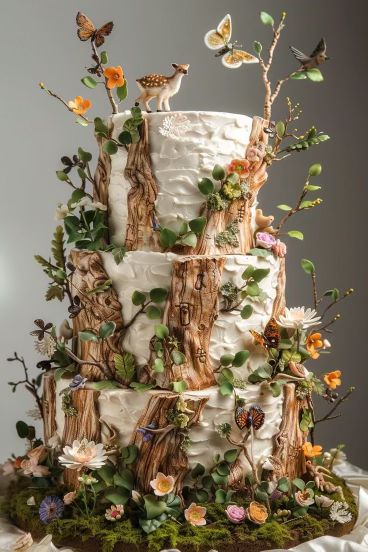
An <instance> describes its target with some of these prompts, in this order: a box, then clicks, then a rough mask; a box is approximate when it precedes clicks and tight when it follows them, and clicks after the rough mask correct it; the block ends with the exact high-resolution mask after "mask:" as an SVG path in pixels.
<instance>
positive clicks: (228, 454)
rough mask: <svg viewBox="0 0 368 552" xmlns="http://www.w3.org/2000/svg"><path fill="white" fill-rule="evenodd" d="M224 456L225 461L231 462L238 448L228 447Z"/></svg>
mask: <svg viewBox="0 0 368 552" xmlns="http://www.w3.org/2000/svg"><path fill="white" fill-rule="evenodd" d="M224 458H225V460H226V462H228V463H229V464H232V463H233V462H235V460H236V459H237V458H238V449H229V450H227V451H226V452H225V454H224Z"/></svg>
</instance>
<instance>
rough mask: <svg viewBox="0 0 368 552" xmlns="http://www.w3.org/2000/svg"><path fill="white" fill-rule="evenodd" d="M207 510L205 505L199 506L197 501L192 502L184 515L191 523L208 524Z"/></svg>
mask: <svg viewBox="0 0 368 552" xmlns="http://www.w3.org/2000/svg"><path fill="white" fill-rule="evenodd" d="M206 512H207V510H206V508H203V506H197V504H196V503H195V502H192V504H191V505H190V506H189V508H187V509H186V510H184V516H185V519H186V520H187V521H188V522H189V523H190V524H191V525H206V520H205V515H206Z"/></svg>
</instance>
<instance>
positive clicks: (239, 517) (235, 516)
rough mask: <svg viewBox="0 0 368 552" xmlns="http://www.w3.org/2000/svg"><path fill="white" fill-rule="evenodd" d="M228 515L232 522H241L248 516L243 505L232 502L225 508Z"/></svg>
mask: <svg viewBox="0 0 368 552" xmlns="http://www.w3.org/2000/svg"><path fill="white" fill-rule="evenodd" d="M225 514H226V517H227V519H228V520H229V521H231V523H241V522H242V521H244V520H245V518H246V513H245V510H244V508H243V507H242V506H236V505H235V504H232V505H231V506H228V507H227V508H226V510H225Z"/></svg>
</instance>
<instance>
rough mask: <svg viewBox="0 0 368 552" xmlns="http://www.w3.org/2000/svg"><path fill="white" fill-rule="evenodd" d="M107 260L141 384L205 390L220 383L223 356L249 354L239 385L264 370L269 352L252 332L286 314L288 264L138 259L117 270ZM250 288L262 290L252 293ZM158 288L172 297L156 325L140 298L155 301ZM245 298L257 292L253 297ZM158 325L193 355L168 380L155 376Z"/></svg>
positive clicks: (145, 255) (107, 257)
mask: <svg viewBox="0 0 368 552" xmlns="http://www.w3.org/2000/svg"><path fill="white" fill-rule="evenodd" d="M100 256H101V259H102V264H103V268H104V270H105V272H106V275H107V276H108V278H109V279H110V280H111V281H112V286H113V288H114V290H115V292H116V294H117V298H118V300H119V303H120V305H121V311H122V319H123V324H124V326H125V327H126V330H125V332H124V335H123V340H122V343H121V346H122V350H123V351H125V352H128V353H131V354H132V355H134V357H135V363H136V366H137V369H138V377H139V380H140V381H141V382H148V381H152V380H153V379H154V380H155V382H156V384H157V385H158V386H160V387H162V388H168V387H169V386H170V383H172V382H173V381H181V380H184V381H186V383H187V384H188V388H189V389H201V388H205V387H208V386H210V385H213V384H214V383H215V377H214V371H216V370H217V369H218V368H219V366H220V357H221V356H222V355H224V354H227V353H229V354H235V353H236V352H238V351H241V350H245V349H246V350H248V351H250V355H249V359H248V361H247V362H246V364H244V365H243V366H242V367H240V368H234V375H235V377H236V378H239V379H246V378H247V376H248V375H249V373H251V372H253V371H254V370H255V369H257V368H258V367H259V366H260V365H261V364H263V363H264V361H265V356H264V353H263V350H262V348H261V347H258V346H255V345H254V343H253V338H252V336H251V334H250V332H249V330H251V329H252V330H256V331H258V332H261V331H262V330H263V329H264V327H265V325H266V324H267V322H268V321H269V319H270V318H271V317H272V316H277V314H278V313H279V312H280V310H281V309H282V308H283V306H284V291H285V266H284V259H279V258H277V257H275V256H273V255H271V254H270V255H268V256H266V257H257V256H253V255H226V256H222V257H221V256H199V255H198V256H188V257H183V256H182V255H177V254H174V253H158V252H142V251H132V252H129V253H127V255H126V256H125V258H124V260H123V261H122V262H121V263H120V264H116V262H115V260H114V257H113V255H112V254H111V253H105V252H101V253H100ZM248 275H253V276H254V278H253V276H250V277H248ZM247 277H248V280H247ZM257 281H258V282H259V283H257ZM249 282H255V283H256V285H253V286H250V287H249ZM157 288H159V289H161V290H167V298H166V300H165V301H164V302H162V304H161V305H159V306H160V308H161V312H162V315H161V318H157V317H156V316H155V317H154V318H150V317H149V316H147V314H146V313H145V312H141V313H139V311H140V309H141V308H142V305H140V304H134V303H137V301H132V298H133V294H134V292H139V293H141V294H146V297H147V299H148V300H149V297H150V295H149V293H150V291H151V290H153V289H157ZM257 288H258V294H257V293H254V292H255V290H257ZM244 290H247V291H248V292H249V293H246V296H245V297H244V293H243V294H242V291H243V292H244ZM242 295H243V296H242ZM153 305H154V303H153ZM247 305H248V307H247V309H246V310H245V311H243V316H242V310H243V309H244V307H245V306H247ZM145 310H146V311H147V309H145ZM154 312H156V315H157V311H154ZM132 321H133V322H132ZM158 324H165V325H166V326H167V328H168V329H169V332H170V335H171V336H173V337H174V338H175V339H176V340H177V342H178V344H179V350H180V351H181V352H182V353H183V354H184V355H185V362H183V364H181V365H180V364H179V365H175V363H174V364H173V365H172V366H170V368H169V370H168V369H167V366H165V371H163V373H160V371H159V370H156V371H155V370H152V366H153V362H154V359H155V356H156V355H155V348H154V339H153V338H154V336H155V327H157V325H158Z"/></svg>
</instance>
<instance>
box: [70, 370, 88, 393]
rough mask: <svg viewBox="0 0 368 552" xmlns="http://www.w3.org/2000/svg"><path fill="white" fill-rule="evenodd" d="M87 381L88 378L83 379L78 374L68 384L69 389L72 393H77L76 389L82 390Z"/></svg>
mask: <svg viewBox="0 0 368 552" xmlns="http://www.w3.org/2000/svg"><path fill="white" fill-rule="evenodd" d="M87 381H88V378H84V377H83V376H81V375H80V374H77V375H76V376H74V378H73V379H72V381H71V382H70V383H69V387H70V389H71V390H72V391H77V390H78V389H83V388H84V387H85V385H86V382H87Z"/></svg>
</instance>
